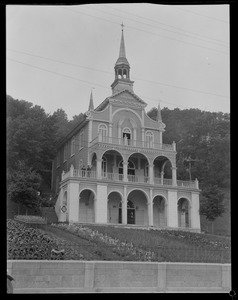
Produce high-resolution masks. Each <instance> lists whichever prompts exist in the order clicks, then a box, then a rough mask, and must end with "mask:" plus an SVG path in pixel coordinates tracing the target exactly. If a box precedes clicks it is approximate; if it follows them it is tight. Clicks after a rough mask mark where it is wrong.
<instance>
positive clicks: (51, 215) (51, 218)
mask: <svg viewBox="0 0 238 300" xmlns="http://www.w3.org/2000/svg"><path fill="white" fill-rule="evenodd" d="M40 210H41V215H42V217H43V218H45V219H46V220H47V224H51V223H58V218H57V215H56V213H55V209H54V207H41V209H40Z"/></svg>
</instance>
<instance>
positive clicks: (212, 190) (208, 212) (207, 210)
mask: <svg viewBox="0 0 238 300" xmlns="http://www.w3.org/2000/svg"><path fill="white" fill-rule="evenodd" d="M223 199H224V194H223V193H222V192H221V190H220V189H219V188H218V186H217V185H210V186H207V187H204V189H203V190H202V193H201V200H200V214H201V215H204V216H205V217H206V219H207V220H209V221H211V222H212V232H213V222H214V220H215V219H216V218H217V217H220V216H222V214H223V213H224V212H225V206H224V204H223Z"/></svg>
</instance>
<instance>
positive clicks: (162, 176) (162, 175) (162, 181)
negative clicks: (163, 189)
mask: <svg viewBox="0 0 238 300" xmlns="http://www.w3.org/2000/svg"><path fill="white" fill-rule="evenodd" d="M160 176H161V184H162V185H163V184H164V172H163V171H161V173H160Z"/></svg>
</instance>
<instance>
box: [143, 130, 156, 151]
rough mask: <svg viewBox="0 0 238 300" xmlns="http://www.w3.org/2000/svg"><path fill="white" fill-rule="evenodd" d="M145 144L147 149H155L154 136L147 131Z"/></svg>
mask: <svg viewBox="0 0 238 300" xmlns="http://www.w3.org/2000/svg"><path fill="white" fill-rule="evenodd" d="M145 142H146V147H147V148H153V147H154V135H153V133H152V132H151V131H147V132H146V134H145Z"/></svg>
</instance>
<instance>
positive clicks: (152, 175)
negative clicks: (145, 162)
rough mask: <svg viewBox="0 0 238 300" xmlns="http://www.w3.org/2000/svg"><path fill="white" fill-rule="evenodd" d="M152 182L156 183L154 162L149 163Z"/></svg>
mask: <svg viewBox="0 0 238 300" xmlns="http://www.w3.org/2000/svg"><path fill="white" fill-rule="evenodd" d="M149 178H150V184H154V164H149Z"/></svg>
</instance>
